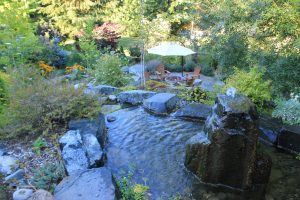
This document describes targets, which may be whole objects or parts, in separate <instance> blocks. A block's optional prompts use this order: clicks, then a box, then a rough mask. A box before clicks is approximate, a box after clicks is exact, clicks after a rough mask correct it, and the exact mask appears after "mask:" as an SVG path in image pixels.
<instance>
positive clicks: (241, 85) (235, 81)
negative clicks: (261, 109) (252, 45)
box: [223, 66, 271, 106]
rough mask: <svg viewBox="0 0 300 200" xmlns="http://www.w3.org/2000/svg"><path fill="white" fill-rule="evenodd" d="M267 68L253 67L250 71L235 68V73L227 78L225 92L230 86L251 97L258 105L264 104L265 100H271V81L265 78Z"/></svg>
mask: <svg viewBox="0 0 300 200" xmlns="http://www.w3.org/2000/svg"><path fill="white" fill-rule="evenodd" d="M264 73H265V69H261V68H259V67H257V66H256V67H252V68H251V69H250V71H248V72H247V71H243V70H240V69H238V68H234V74H233V75H232V76H230V77H229V78H227V79H226V81H225V82H226V84H225V87H224V88H223V92H224V91H226V90H227V89H228V88H229V87H234V88H236V90H237V92H239V93H241V94H243V95H245V96H247V97H249V98H250V99H251V100H252V101H253V102H254V103H255V104H256V105H258V106H262V105H263V103H264V101H269V100H271V81H270V80H264V79H263V75H264Z"/></svg>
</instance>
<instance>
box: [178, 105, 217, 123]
mask: <svg viewBox="0 0 300 200" xmlns="http://www.w3.org/2000/svg"><path fill="white" fill-rule="evenodd" d="M210 113H211V106H209V105H205V104H201V103H190V104H187V105H185V106H183V107H182V108H180V109H179V110H177V111H176V112H175V114H174V116H175V117H181V118H188V119H189V118H191V119H200V120H206V118H207V117H208V116H209V115H210Z"/></svg>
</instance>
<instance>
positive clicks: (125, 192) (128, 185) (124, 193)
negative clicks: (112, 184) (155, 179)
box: [117, 172, 149, 200]
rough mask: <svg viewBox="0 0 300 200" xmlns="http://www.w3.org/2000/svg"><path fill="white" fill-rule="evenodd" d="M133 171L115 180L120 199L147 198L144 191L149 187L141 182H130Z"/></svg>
mask: <svg viewBox="0 0 300 200" xmlns="http://www.w3.org/2000/svg"><path fill="white" fill-rule="evenodd" d="M132 177H133V172H129V173H128V175H127V176H123V177H122V178H121V179H120V180H118V181H117V185H118V188H119V189H120V192H121V200H147V199H148V198H147V196H146V194H145V193H146V192H147V191H148V190H149V187H148V186H146V185H143V184H132Z"/></svg>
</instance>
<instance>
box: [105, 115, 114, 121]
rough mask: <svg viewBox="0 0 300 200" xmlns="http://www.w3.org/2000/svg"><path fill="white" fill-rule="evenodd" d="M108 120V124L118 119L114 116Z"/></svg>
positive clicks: (108, 117)
mask: <svg viewBox="0 0 300 200" xmlns="http://www.w3.org/2000/svg"><path fill="white" fill-rule="evenodd" d="M106 119H107V121H108V122H114V121H116V119H117V118H116V117H114V116H107V118H106Z"/></svg>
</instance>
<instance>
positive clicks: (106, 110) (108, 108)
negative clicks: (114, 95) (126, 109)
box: [101, 104, 122, 115]
mask: <svg viewBox="0 0 300 200" xmlns="http://www.w3.org/2000/svg"><path fill="white" fill-rule="evenodd" d="M121 108H122V107H121V105H120V104H117V105H102V106H101V112H102V113H103V114H105V115H107V114H110V113H112V112H115V111H117V110H120V109H121Z"/></svg>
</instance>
